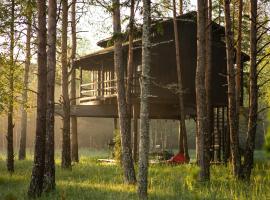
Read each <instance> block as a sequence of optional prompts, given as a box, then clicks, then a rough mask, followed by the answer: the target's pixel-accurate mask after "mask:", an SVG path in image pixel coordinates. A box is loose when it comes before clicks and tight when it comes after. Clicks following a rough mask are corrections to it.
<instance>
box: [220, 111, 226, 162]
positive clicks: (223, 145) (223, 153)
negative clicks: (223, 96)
mask: <svg viewBox="0 0 270 200" xmlns="http://www.w3.org/2000/svg"><path fill="white" fill-rule="evenodd" d="M221 135H222V142H221V144H222V155H223V162H224V161H225V160H224V158H225V137H226V134H225V108H224V106H223V107H222V131H221Z"/></svg>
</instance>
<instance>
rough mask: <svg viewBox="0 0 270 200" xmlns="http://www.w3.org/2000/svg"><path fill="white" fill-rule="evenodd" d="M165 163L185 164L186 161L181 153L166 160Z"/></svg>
mask: <svg viewBox="0 0 270 200" xmlns="http://www.w3.org/2000/svg"><path fill="white" fill-rule="evenodd" d="M167 162H168V163H171V164H185V163H187V162H188V161H187V159H186V158H185V155H184V154H183V153H178V154H176V155H175V156H173V157H171V158H170V159H169V160H167Z"/></svg>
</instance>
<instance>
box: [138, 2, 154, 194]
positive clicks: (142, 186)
mask: <svg viewBox="0 0 270 200" xmlns="http://www.w3.org/2000/svg"><path fill="white" fill-rule="evenodd" d="M150 28H151V1H150V0H143V30H142V76H141V108H140V145H139V172H138V173H139V174H138V195H139V199H147V185H148V164H149V163H148V162H149V96H150V70H151V38H150V37H151V30H150Z"/></svg>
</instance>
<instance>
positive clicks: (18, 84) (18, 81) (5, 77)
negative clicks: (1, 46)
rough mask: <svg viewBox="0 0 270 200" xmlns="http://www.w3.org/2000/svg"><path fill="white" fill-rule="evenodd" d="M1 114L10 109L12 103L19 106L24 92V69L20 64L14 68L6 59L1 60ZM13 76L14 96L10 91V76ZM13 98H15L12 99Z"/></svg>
mask: <svg viewBox="0 0 270 200" xmlns="http://www.w3.org/2000/svg"><path fill="white" fill-rule="evenodd" d="M0 66H1V68H0V113H1V112H5V111H7V109H8V105H9V103H10V102H13V105H14V106H15V108H16V106H18V105H19V104H20V103H21V102H20V98H19V97H20V96H21V93H22V90H23V80H22V78H23V68H21V67H20V66H19V65H18V64H14V65H13V66H12V65H11V64H10V61H9V60H7V59H5V58H3V57H2V58H0ZM11 73H12V74H13V87H14V91H13V95H11V91H10V90H9V84H10V74H11ZM12 96H13V98H12Z"/></svg>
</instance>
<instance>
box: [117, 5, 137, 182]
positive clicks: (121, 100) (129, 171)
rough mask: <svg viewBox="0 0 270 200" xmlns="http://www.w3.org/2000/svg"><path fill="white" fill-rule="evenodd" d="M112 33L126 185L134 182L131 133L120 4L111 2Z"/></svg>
mask: <svg viewBox="0 0 270 200" xmlns="http://www.w3.org/2000/svg"><path fill="white" fill-rule="evenodd" d="M113 33H114V38H115V40H114V68H115V73H116V79H117V81H116V87H117V103H118V113H119V124H120V133H121V144H122V164H123V165H122V166H123V169H124V179H125V182H126V183H127V184H134V183H135V182H136V176H135V170H134V165H133V159H132V149H131V131H130V123H129V119H128V108H127V102H126V94H125V80H124V64H123V52H122V36H121V21H120V2H119V0H113Z"/></svg>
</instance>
